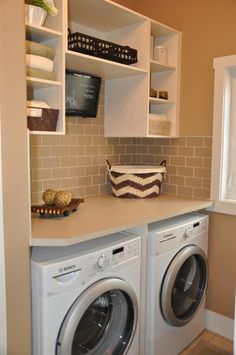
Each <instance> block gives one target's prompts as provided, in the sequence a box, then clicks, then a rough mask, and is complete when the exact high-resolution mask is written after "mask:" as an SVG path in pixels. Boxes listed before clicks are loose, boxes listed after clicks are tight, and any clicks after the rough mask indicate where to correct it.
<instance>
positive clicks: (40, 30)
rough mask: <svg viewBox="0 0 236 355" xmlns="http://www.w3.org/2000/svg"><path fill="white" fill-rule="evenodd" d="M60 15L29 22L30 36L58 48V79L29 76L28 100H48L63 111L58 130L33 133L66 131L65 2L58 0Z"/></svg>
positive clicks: (56, 2)
mask: <svg viewBox="0 0 236 355" xmlns="http://www.w3.org/2000/svg"><path fill="white" fill-rule="evenodd" d="M55 5H56V7H57V8H58V9H59V14H58V16H56V17H52V16H48V17H47V20H46V22H45V25H44V26H34V25H29V24H26V39H28V40H32V41H35V42H38V43H42V44H46V45H49V46H51V47H54V48H55V52H56V55H55V58H54V71H55V74H56V78H55V80H46V79H41V78H36V77H26V81H27V99H29V100H30V99H33V100H40V101H45V102H47V103H48V104H49V105H50V107H51V108H53V109H58V110H59V116H58V122H57V128H56V131H50V132H47V131H30V134H51V135H55V134H65V55H64V52H65V27H64V26H65V18H64V16H65V9H64V1H63V0H56V1H55Z"/></svg>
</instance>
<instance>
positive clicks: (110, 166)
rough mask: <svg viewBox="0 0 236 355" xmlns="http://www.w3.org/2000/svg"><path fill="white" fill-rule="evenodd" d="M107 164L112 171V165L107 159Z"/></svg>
mask: <svg viewBox="0 0 236 355" xmlns="http://www.w3.org/2000/svg"><path fill="white" fill-rule="evenodd" d="M106 162H107V166H108V168H109V169H111V164H110V163H109V161H108V160H107V159H106Z"/></svg>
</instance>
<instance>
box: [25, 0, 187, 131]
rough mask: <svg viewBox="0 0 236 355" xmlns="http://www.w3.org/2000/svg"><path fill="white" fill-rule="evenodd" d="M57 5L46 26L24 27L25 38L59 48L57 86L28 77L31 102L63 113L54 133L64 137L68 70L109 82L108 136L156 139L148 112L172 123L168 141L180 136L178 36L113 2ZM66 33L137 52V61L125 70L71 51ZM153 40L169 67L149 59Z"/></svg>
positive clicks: (78, 0)
mask: <svg viewBox="0 0 236 355" xmlns="http://www.w3.org/2000/svg"><path fill="white" fill-rule="evenodd" d="M56 6H57V7H58V8H59V10H60V12H59V15H58V16H56V17H51V16H48V19H47V22H46V24H45V27H36V26H28V25H27V26H26V33H27V38H32V39H33V40H35V41H38V42H41V43H47V44H49V45H52V46H54V47H55V48H56V59H55V68H56V69H55V70H56V73H57V79H56V81H50V80H42V79H37V78H27V86H28V91H29V95H30V96H31V97H33V98H35V99H43V98H45V99H47V100H48V101H49V104H50V105H51V106H52V107H53V108H59V110H60V117H59V122H58V127H57V131H56V132H54V134H63V133H65V69H69V70H75V71H78V72H84V73H90V74H94V75H97V76H101V77H102V78H103V80H105V136H107V137H149V136H150V137H153V135H149V113H156V114H164V115H166V117H167V119H168V120H169V121H170V122H171V132H170V137H176V136H177V135H178V126H179V124H178V121H179V72H180V70H179V69H180V45H181V43H180V42H181V34H180V32H178V31H176V30H174V29H172V28H169V27H167V26H165V25H163V24H161V23H158V22H156V21H153V20H152V19H149V18H147V17H145V16H143V15H141V14H139V13H136V12H134V11H132V10H130V9H127V8H125V7H123V6H121V5H119V4H117V3H115V2H113V1H111V0H96V1H94V0H67V1H63V0H56ZM68 28H69V29H70V30H71V32H72V33H74V32H80V33H83V34H86V35H89V36H93V37H97V38H100V39H102V40H106V41H110V42H114V43H117V44H119V45H122V46H129V47H131V48H135V49H137V51H138V62H137V63H135V64H131V65H125V64H121V63H118V62H113V61H110V60H106V59H102V58H98V57H95V56H91V55H86V54H83V53H79V52H75V51H71V50H68V44H67V29H68ZM150 36H152V37H153V38H154V46H155V45H165V46H166V47H167V48H168V63H164V64H163V63H159V62H157V61H155V60H154V59H153V58H152V57H151V56H150ZM151 87H152V88H153V89H155V90H157V91H163V90H164V91H168V100H163V99H159V98H153V97H149V91H150V88H151ZM36 133H38V132H36ZM40 133H41V134H42V133H43V132H40ZM46 134H48V132H46ZM51 134H53V133H51ZM156 136H159V135H156Z"/></svg>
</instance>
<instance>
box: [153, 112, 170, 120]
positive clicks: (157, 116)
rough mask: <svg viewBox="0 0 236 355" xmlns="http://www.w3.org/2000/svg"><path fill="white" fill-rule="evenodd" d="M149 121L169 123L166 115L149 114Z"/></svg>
mask: <svg viewBox="0 0 236 355" xmlns="http://www.w3.org/2000/svg"><path fill="white" fill-rule="evenodd" d="M149 121H167V117H166V115H165V114H164V113H160V114H159V113H149Z"/></svg>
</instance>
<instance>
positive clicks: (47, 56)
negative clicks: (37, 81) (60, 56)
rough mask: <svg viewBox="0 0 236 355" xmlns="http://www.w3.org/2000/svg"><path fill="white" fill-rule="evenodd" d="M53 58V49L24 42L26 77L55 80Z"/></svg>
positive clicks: (35, 43) (36, 43)
mask: <svg viewBox="0 0 236 355" xmlns="http://www.w3.org/2000/svg"><path fill="white" fill-rule="evenodd" d="M54 57H55V48H53V47H50V46H47V45H45V44H42V43H38V42H33V41H26V75H27V76H30V77H34V78H41V79H47V80H56V75H55V72H54V61H53V60H54Z"/></svg>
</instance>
